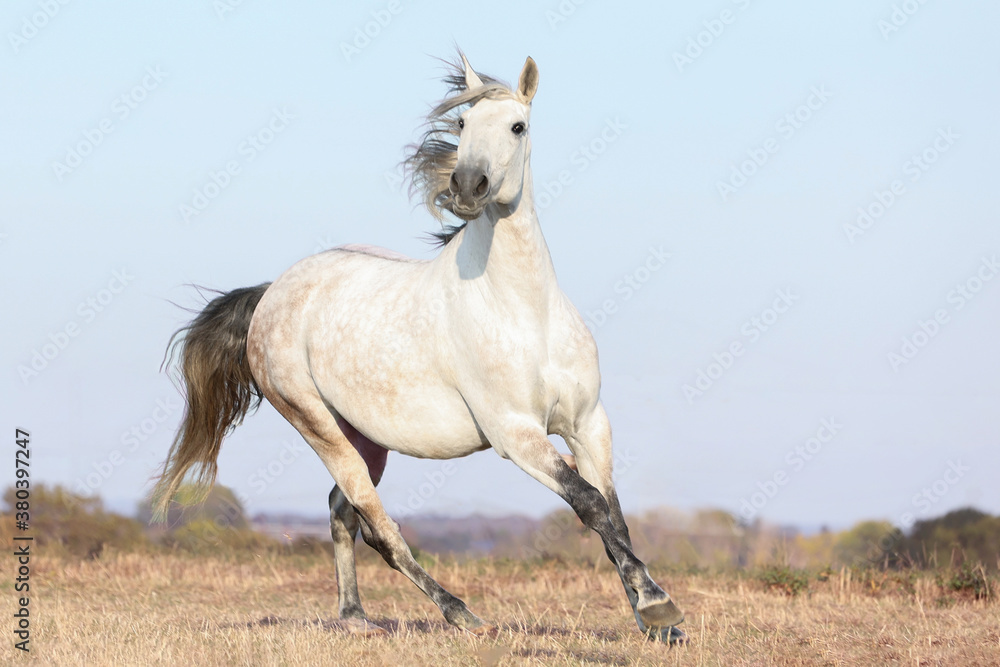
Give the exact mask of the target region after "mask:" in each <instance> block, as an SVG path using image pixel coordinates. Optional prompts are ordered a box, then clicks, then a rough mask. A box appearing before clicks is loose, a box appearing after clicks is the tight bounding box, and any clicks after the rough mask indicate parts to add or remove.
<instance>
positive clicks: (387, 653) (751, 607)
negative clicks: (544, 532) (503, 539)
mask: <svg viewBox="0 0 1000 667" xmlns="http://www.w3.org/2000/svg"><path fill="white" fill-rule="evenodd" d="M32 565H33V571H32V620H33V626H32V627H33V637H32V643H31V646H32V651H31V654H30V656H23V655H20V656H19V655H13V656H12V654H19V653H20V652H19V651H14V650H13V649H12V647H11V646H10V642H9V641H8V645H7V646H6V647H4V655H5V656H7V657H11V656H12V657H13V658H16V659H17V658H19V659H17V660H16V661H17V662H22V661H23V660H24V659H25V658H26V659H27V660H30V661H37V662H39V663H41V664H55V665H106V664H113V665H161V664H166V665H191V666H193V665H393V666H399V665H515V664H518V665H520V664H544V665H576V664H598V665H600V664H610V665H660V664H662V665H885V664H900V665H949V666H953V665H963V666H964V665H969V666H973V665H1000V614H998V610H1000V605H997V604H995V603H993V604H987V603H984V602H982V601H974V600H960V601H957V602H953V603H951V604H949V605H947V606H945V605H942V604H940V598H941V595H942V592H943V591H942V589H941V588H940V587H938V586H937V585H936V584H935V582H934V579H933V577H930V576H924V577H921V578H919V579H918V580H917V582H916V585H915V587H914V589H913V591H912V592H904V591H899V590H888V589H889V588H892V587H888V586H887V587H885V590H882V591H879V592H876V591H875V590H874V587H872V586H871V584H862V583H856V582H848V581H847V580H846V579H845V578H844V577H840V576H837V575H834V576H833V577H831V579H830V580H829V581H826V582H817V581H815V580H813V581H812V582H811V583H810V592H809V593H808V594H804V595H800V596H797V597H788V596H786V595H783V594H781V593H779V592H774V591H769V590H767V589H766V588H765V586H764V585H763V584H761V583H759V582H757V581H756V580H754V579H751V578H748V577H747V575H745V574H743V575H737V574H731V575H707V574H694V575H671V574H668V573H664V572H656V571H654V572H653V574H654V576H655V577H656V578H657V580H658V581H660V582H661V583H662V584H663V585H664V586H665V588H667V590H668V591H670V592H671V593H672V594H673V595H674V597H675V598H676V599H677V600H678V602H680V604H681V606H682V608H684V609H685V611H686V613H687V621H686V623H685V624H684V626H683V627H684V629H685V630H686V632H687V633H688V635H689V636H690V637H691V640H692V641H691V643H690V644H689V645H687V646H685V647H680V648H669V647H667V646H664V645H661V644H656V643H653V642H649V641H646V640H645V639H644V638H643V636H642V635H640V634H639V633H638V632H637V630H636V628H635V625H634V621H633V619H632V615H631V611H630V609H629V608H628V604H627V602H626V599H625V596H624V594H623V592H622V591H621V585H620V583H619V581H618V577H617V576H616V575H615V574H614V573H613V572H612V570H611V568H610V566H606V565H601V566H599V567H598V568H597V569H595V568H592V567H583V566H577V565H564V564H559V563H547V564H544V565H538V564H532V565H528V564H525V563H498V562H492V561H473V562H469V563H464V564H455V563H438V564H431V565H430V566H429V568H428V569H429V570H430V572H431V574H432V575H434V576H435V577H437V578H438V579H439V581H441V583H442V584H443V585H444V586H445V587H446V588H448V589H449V590H451V591H452V592H454V593H455V594H456V595H459V596H460V597H462V598H464V599H465V600H466V601H467V602H468V603H469V605H470V607H471V608H472V609H473V610H474V611H475V612H476V613H478V614H479V615H480V616H482V617H483V618H487V619H489V620H491V621H492V622H494V623H496V624H497V625H498V628H499V629H498V631H497V632H496V633H495V634H494V635H492V636H486V637H478V636H473V635H470V634H467V633H463V632H460V631H457V630H455V629H453V628H451V627H449V626H447V625H446V624H445V623H444V622H443V620H442V618H441V616H440V614H439V613H438V611H437V609H436V608H435V607H434V606H433V605H432V604H431V603H430V602H429V601H428V600H427V599H426V598H425V597H424V596H423V594H421V593H420V592H419V591H418V590H417V589H416V588H415V587H414V586H412V585H411V584H410V583H409V582H408V581H407V580H405V579H404V578H403V577H402V575H399V574H398V573H396V572H393V571H391V570H389V568H388V567H387V566H386V565H385V564H383V563H381V562H376V561H374V560H372V559H370V558H365V559H363V560H362V562H361V563H359V579H360V585H361V594H362V597H363V599H364V603H365V606H366V609H367V611H368V613H369V614H370V616H371V617H372V618H373V619H374V620H376V621H377V622H378V623H380V624H381V625H382V626H384V627H386V628H389V629H390V633H389V634H388V635H386V636H379V637H361V636H357V635H352V634H349V633H347V632H345V631H343V630H342V629H340V628H339V627H338V623H337V622H336V618H337V613H336V601H337V587H336V583H335V581H334V577H333V566H332V563H331V562H330V560H329V559H328V558H323V557H292V556H266V557H260V558H257V559H243V560H234V559H229V560H227V559H222V558H201V559H199V558H194V557H191V556H184V555H170V554H105V555H104V556H103V557H101V558H100V559H97V560H86V561H76V560H69V559H63V558H55V557H45V556H41V557H37V556H36V557H35V558H34V560H33V562H32ZM4 579H5V580H9V579H10V577H8V576H5V577H4ZM6 587H7V588H10V584H6ZM6 592H7V594H8V599H11V598H13V597H14V593H13V591H12V590H8V591H6ZM9 619H10V616H9V615H8V621H9ZM4 661H5V662H7V658H6V657H5V659H4Z"/></svg>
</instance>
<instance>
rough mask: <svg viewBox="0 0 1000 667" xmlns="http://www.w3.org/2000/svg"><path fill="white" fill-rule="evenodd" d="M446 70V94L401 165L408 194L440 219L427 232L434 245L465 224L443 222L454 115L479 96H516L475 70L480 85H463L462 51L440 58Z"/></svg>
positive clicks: (453, 158) (454, 152) (454, 147)
mask: <svg viewBox="0 0 1000 667" xmlns="http://www.w3.org/2000/svg"><path fill="white" fill-rule="evenodd" d="M444 62H445V66H446V67H447V69H448V72H447V74H445V76H444V77H442V79H441V80H442V81H443V82H444V83H445V84H446V85H447V86H448V95H447V96H446V97H444V98H443V99H442V100H441V101H440V102H438V103H437V105H435V106H434V108H433V109H432V110H431V111H430V113H428V114H427V123H426V127H427V129H426V130H425V131H424V134H423V137H422V138H421V140H420V143H418V144H410V145H409V146H407V152H408V155H407V157H406V159H405V160H404V161H403V166H404V169H405V171H406V174H407V176H408V177H409V179H410V196H411V197H412V196H414V195H415V194H417V193H418V192H419V193H420V194H421V196H422V197H423V201H424V205H425V206H426V207H427V210H428V211H430V213H431V215H433V216H434V217H435V218H437V219H438V220H439V221H441V224H442V230H441V231H440V232H431V237H432V238H433V239H434V242H435V243H437V244H438V245H446V244H447V243H448V242H449V241H451V240H452V239H453V238H454V237H455V235H456V234H458V232H460V231H461V230H462V228H463V227H465V222H462V223H461V224H458V225H449V224H445V222H444V221H445V217H444V213H445V211H448V212H450V211H451V204H452V194H451V189H450V187H449V180H450V179H451V173H452V172H453V171H454V170H455V164H456V163H457V162H458V136H459V134H460V130H459V128H458V117H459V116H460V115H461V113H462V112H463V111H464V110H465V109H466V108H468V107H471V106H473V105H474V104H476V103H477V102H479V101H480V100H483V99H492V100H499V99H517V94H516V93H515V92H514V91H512V90H511V89H510V87H509V86H508V85H507V84H506V83H504V82H502V81H500V80H499V79H497V78H495V77H492V76H489V75H488V74H482V73H479V72H477V74H478V75H479V78H480V79H482V81H483V85H482V86H478V87H476V88H473V89H472V90H469V89H468V88H467V87H466V85H465V70H464V67H463V65H462V54H461V52H459V53H458V56H457V58H456V59H455V60H453V61H450V62H449V61H444Z"/></svg>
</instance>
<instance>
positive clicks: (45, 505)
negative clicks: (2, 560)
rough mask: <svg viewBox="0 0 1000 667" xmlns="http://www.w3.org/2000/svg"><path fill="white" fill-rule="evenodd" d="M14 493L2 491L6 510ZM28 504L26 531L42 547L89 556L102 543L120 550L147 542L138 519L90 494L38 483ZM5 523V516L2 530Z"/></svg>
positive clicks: (140, 547) (13, 501)
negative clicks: (110, 509) (108, 508)
mask: <svg viewBox="0 0 1000 667" xmlns="http://www.w3.org/2000/svg"><path fill="white" fill-rule="evenodd" d="M14 493H15V489H14V488H13V487H11V488H8V489H7V490H6V491H5V492H4V494H3V500H4V504H5V506H6V511H7V512H10V513H12V512H13V508H14V503H15V502H16V499H15V497H14ZM30 507H31V509H30V516H31V519H30V522H29V525H30V534H31V535H32V536H34V538H35V544H37V545H38V546H39V548H40V549H42V550H46V551H50V552H52V551H55V552H63V553H66V554H69V555H73V556H82V557H91V558H93V557H96V556H99V555H100V553H101V551H102V550H103V549H104V548H105V547H106V546H113V547H114V548H115V549H118V550H123V551H133V550H137V549H143V548H148V547H149V546H150V542H149V539H148V538H147V537H146V535H145V533H144V532H143V526H142V524H141V523H139V522H138V521H136V520H135V519H129V518H126V517H123V516H120V515H118V514H114V513H112V512H106V511H104V506H103V503H102V502H101V499H100V498H97V497H94V496H81V495H77V494H75V493H72V492H70V491H67V490H66V489H64V488H62V487H61V486H54V487H49V486H46V485H45V484H38V485H35V486H34V487H32V489H31V497H30ZM9 524H10V522H9V520H8V521H7V522H5V524H4V532H5V533H6V532H7V531H8V530H11V529H12V527H9Z"/></svg>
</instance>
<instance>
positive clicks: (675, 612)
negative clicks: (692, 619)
mask: <svg viewBox="0 0 1000 667" xmlns="http://www.w3.org/2000/svg"><path fill="white" fill-rule="evenodd" d="M639 617H640V618H641V619H642V622H643V623H644V624H645V625H646V627H647V628H654V629H658V628H669V627H672V626H674V625H680V624H681V623H683V622H684V612H682V611H681V610H680V609H678V608H677V605H675V604H674V601H673V600H671V599H670V598H667V599H665V600H659V601H658V602H653V603H652V604H650V605H648V606H646V607H640V608H639Z"/></svg>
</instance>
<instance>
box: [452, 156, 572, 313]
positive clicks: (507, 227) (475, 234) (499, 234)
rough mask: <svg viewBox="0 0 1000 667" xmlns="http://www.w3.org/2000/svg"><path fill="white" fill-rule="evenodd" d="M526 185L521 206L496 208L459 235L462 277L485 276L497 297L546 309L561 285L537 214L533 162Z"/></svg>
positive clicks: (458, 255)
mask: <svg viewBox="0 0 1000 667" xmlns="http://www.w3.org/2000/svg"><path fill="white" fill-rule="evenodd" d="M523 184H524V185H523V187H522V190H521V196H520V198H519V199H518V201H517V203H516V204H515V205H513V206H512V207H498V206H490V207H488V208H487V210H486V212H485V214H484V215H483V216H481V217H480V218H478V219H476V220H474V221H472V222H470V223H468V224H467V225H466V227H465V229H464V230H463V232H462V237H463V238H457V239H456V241H458V244H459V247H458V249H457V250H458V252H457V256H456V259H457V261H458V265H459V276H460V277H461V278H463V279H470V278H484V279H485V283H484V284H485V285H486V286H487V288H488V289H489V291H490V292H491V293H492V294H493V295H494V296H495V297H497V298H499V299H502V300H504V301H508V302H510V301H512V300H513V301H516V302H519V303H521V304H526V305H529V306H535V307H539V308H541V309H542V311H543V312H544V311H545V310H546V309H547V304H548V301H549V299H550V298H551V297H552V295H553V294H554V293H556V292H558V289H559V287H558V284H557V283H556V275H555V268H554V267H553V265H552V257H551V256H550V255H549V248H548V245H546V243H545V237H544V236H543V235H542V228H541V225H539V224H538V216H537V215H536V214H535V204H534V197H533V188H532V181H531V169H530V167H529V166H527V164H526V165H525V172H524V180H523Z"/></svg>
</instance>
